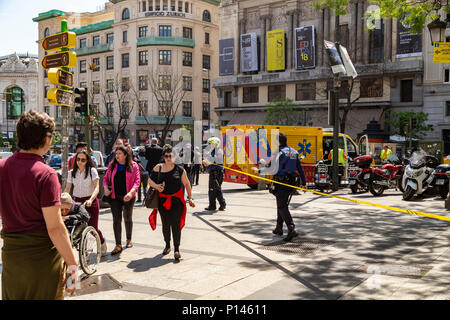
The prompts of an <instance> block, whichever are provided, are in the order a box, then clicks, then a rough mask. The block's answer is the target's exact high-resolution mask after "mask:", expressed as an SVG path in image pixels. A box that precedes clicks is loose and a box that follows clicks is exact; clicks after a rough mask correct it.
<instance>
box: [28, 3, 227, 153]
mask: <svg viewBox="0 0 450 320" xmlns="http://www.w3.org/2000/svg"><path fill="white" fill-rule="evenodd" d="M218 5H219V2H218V1H214V0H189V1H188V0H186V1H175V0H148V1H140V0H139V1H138V0H125V1H109V2H107V3H105V8H104V9H103V10H101V11H98V12H93V13H71V12H62V11H57V10H52V11H49V12H44V13H41V14H39V16H38V17H36V18H34V19H33V20H34V21H36V22H38V24H39V28H38V29H39V41H38V42H39V60H40V61H41V60H42V58H43V56H44V55H45V52H44V50H43V49H42V48H41V42H42V39H44V37H45V36H46V35H49V34H55V33H58V32H59V30H60V23H61V20H63V19H66V20H67V22H68V25H69V30H70V31H73V32H75V33H76V35H77V45H76V49H75V52H76V53H77V66H76V67H75V68H73V72H74V76H75V77H74V81H75V87H87V88H88V90H89V91H90V93H89V101H90V105H91V107H92V108H91V110H92V112H93V114H94V115H96V116H95V119H94V124H95V125H94V127H93V130H92V133H91V134H92V137H91V138H92V139H91V141H92V145H93V147H94V149H96V150H102V151H104V150H105V149H108V148H106V146H107V145H109V146H111V144H112V143H113V141H111V139H112V136H113V132H114V131H116V132H117V130H118V129H117V128H118V126H119V125H124V123H126V126H125V128H124V130H123V131H122V132H121V134H120V136H121V137H123V138H127V139H129V141H130V142H131V144H132V145H142V144H145V142H146V141H147V140H148V139H149V136H151V135H152V134H154V133H155V132H158V131H160V130H161V129H162V128H163V126H164V124H165V119H166V117H165V115H166V113H164V110H162V109H164V106H166V104H167V101H169V100H170V101H173V103H172V104H173V108H169V109H171V110H172V111H173V112H174V114H175V117H174V118H173V122H172V124H173V125H172V126H171V128H170V129H171V130H173V129H176V128H179V127H181V126H191V125H193V123H194V121H195V120H201V121H202V123H203V125H204V126H207V125H208V122H211V123H213V124H214V123H216V122H217V117H216V116H215V114H214V113H212V112H211V113H209V110H210V108H211V109H215V108H216V107H217V94H216V93H215V92H214V91H211V90H210V86H211V85H210V83H211V79H213V78H215V77H217V72H218V68H217V67H216V66H217V65H218V64H217V61H218V55H217V52H218V34H219V26H218V22H219V17H218ZM50 87H51V86H50V84H49V82H48V79H47V73H46V72H45V71H44V70H43V69H42V67H40V69H39V108H40V109H41V110H44V111H46V112H48V113H49V114H50V115H52V116H54V117H55V118H56V119H57V120H58V119H59V118H60V116H61V110H60V107H57V106H51V105H49V104H48V102H47V100H46V91H47V90H48V89H49V88H50ZM166 109H167V108H166ZM210 116H211V118H210ZM119 122H120V123H119ZM205 129H206V128H205ZM83 132H84V130H83V128H82V126H81V121H79V119H78V120H77V119H75V120H72V125H71V128H69V135H70V136H71V137H72V140H74V141H76V140H82V139H83V138H84V137H83Z"/></svg>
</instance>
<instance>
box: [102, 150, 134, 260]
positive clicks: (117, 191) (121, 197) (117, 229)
mask: <svg viewBox="0 0 450 320" xmlns="http://www.w3.org/2000/svg"><path fill="white" fill-rule="evenodd" d="M140 183H141V180H140V174H139V166H138V165H137V163H135V162H134V161H133V160H132V158H131V154H130V153H129V152H128V150H127V148H126V147H124V146H119V147H117V148H116V153H115V157H114V160H113V161H111V163H110V165H109V166H108V171H107V172H106V174H105V177H104V178H103V187H104V189H105V195H107V196H111V199H112V201H111V212H112V215H113V228H114V237H115V238H116V247H115V248H114V250H113V251H112V252H111V254H112V255H115V254H118V253H120V252H122V211H123V219H124V222H125V231H126V236H127V248H131V247H132V246H133V244H132V243H131V232H132V230H133V220H132V215H133V206H134V202H135V200H136V198H135V196H136V192H137V190H138V188H139V185H140Z"/></svg>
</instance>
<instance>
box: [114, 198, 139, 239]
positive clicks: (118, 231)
mask: <svg viewBox="0 0 450 320" xmlns="http://www.w3.org/2000/svg"><path fill="white" fill-rule="evenodd" d="M135 201H136V198H133V199H131V200H130V201H128V202H124V201H121V200H117V199H112V201H111V212H112V216H113V228H114V237H115V239H116V245H122V212H123V220H124V222H125V232H126V236H127V240H130V241H131V233H132V231H133V220H132V216H133V207H134V202H135Z"/></svg>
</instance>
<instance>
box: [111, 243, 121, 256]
mask: <svg viewBox="0 0 450 320" xmlns="http://www.w3.org/2000/svg"><path fill="white" fill-rule="evenodd" d="M121 252H122V246H121V245H116V247H115V248H114V250H113V251H111V255H112V256H114V255H116V254H118V253H121Z"/></svg>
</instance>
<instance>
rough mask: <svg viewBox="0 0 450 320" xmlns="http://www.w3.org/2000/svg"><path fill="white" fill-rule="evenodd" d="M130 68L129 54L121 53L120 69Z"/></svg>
mask: <svg viewBox="0 0 450 320" xmlns="http://www.w3.org/2000/svg"><path fill="white" fill-rule="evenodd" d="M129 66H130V54H129V53H123V54H122V68H128V67H129Z"/></svg>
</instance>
